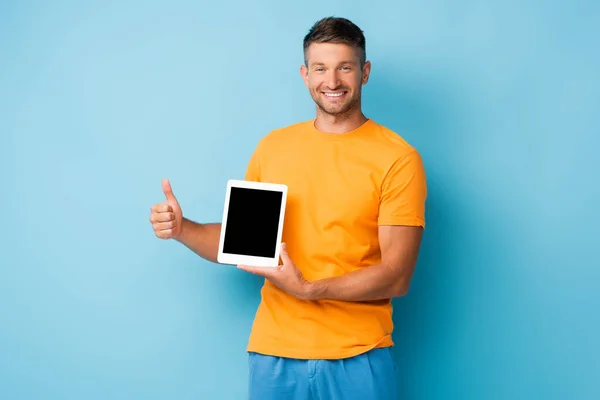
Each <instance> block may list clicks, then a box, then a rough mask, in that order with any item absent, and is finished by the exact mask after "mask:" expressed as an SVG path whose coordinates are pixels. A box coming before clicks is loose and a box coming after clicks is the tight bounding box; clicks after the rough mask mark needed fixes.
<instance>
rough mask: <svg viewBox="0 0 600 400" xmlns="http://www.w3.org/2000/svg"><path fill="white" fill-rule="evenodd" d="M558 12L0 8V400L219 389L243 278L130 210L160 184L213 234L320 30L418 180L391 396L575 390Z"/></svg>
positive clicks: (582, 303) (576, 394) (235, 331)
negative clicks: (412, 251)
mask: <svg viewBox="0 0 600 400" xmlns="http://www.w3.org/2000/svg"><path fill="white" fill-rule="evenodd" d="M566 3H567V2H558V1H555V2H551V1H527V2H516V1H500V0H492V1H487V2H481V1H461V2H456V1H447V2H444V1H435V0H432V1H425V2H406V1H401V2H396V1H394V2H393V1H369V2H359V1H356V2H341V1H335V2H334V1H331V2H327V4H323V2H320V1H314V0H307V1H304V2H301V3H289V4H288V3H285V2H281V1H266V0H260V1H254V2H242V1H238V2H231V1H220V2H210V3H209V2H192V1H187V2H186V1H175V2H168V3H167V2H144V1H139V0H138V1H125V2H111V4H108V3H107V2H89V1H88V2H77V1H72V2H66V1H57V2H41V1H40V2H32V1H12V2H11V1H3V2H2V3H1V5H0V134H1V142H0V143H1V144H0V160H1V161H0V163H1V164H0V167H1V168H0V170H1V172H0V173H1V178H2V181H1V186H0V187H1V190H2V194H1V196H0V209H1V210H2V228H1V230H0V232H1V233H0V239H1V241H0V265H1V267H0V397H1V398H3V399H7V400H8V399H86V400H92V399H109V398H110V399H129V400H130V399H177V400H184V399H243V398H244V397H245V390H246V376H247V375H246V373H247V362H246V354H245V352H244V350H245V346H246V341H247V336H248V333H249V329H250V326H251V323H252V319H253V317H254V311H255V309H256V306H257V305H258V302H259V288H260V285H261V281H260V279H259V278H257V277H254V276H249V275H248V274H245V273H243V272H242V271H238V270H236V269H235V268H229V267H225V266H218V265H215V264H210V263H208V262H205V261H203V260H201V259H200V258H198V257H197V256H195V255H194V254H192V253H191V252H190V251H189V250H187V249H186V248H184V247H183V246H181V245H179V244H177V243H175V242H165V241H161V240H159V239H157V238H156V237H155V236H154V234H153V231H152V229H151V226H150V223H149V222H148V217H149V210H150V206H152V205H153V204H155V203H157V202H161V201H163V200H164V197H163V195H162V192H161V186H160V183H161V179H162V178H163V177H168V178H170V179H171V183H172V185H173V189H174V193H175V195H176V196H177V197H178V199H179V200H180V202H181V205H182V207H183V210H184V215H186V216H188V217H190V218H192V219H195V220H199V221H202V222H207V221H218V220H220V217H221V211H222V202H223V196H224V185H225V182H226V180H227V179H229V178H242V177H243V175H244V170H245V167H246V163H247V161H248V158H249V157H250V154H251V152H252V150H253V149H254V146H255V144H256V142H257V141H258V140H259V139H260V138H261V137H262V136H263V135H265V134H266V133H268V131H270V130H271V129H273V128H277V127H281V126H285V125H288V124H291V123H294V122H297V121H301V120H305V119H309V118H312V117H313V115H314V104H313V102H312V100H311V98H310V96H309V94H308V92H307V90H306V88H305V87H304V85H303V83H302V80H301V78H300V75H299V67H300V64H301V63H302V38H303V36H304V34H305V33H306V32H307V30H308V28H309V27H310V25H311V24H312V23H313V22H315V21H316V20H317V19H319V18H321V17H324V16H328V15H337V16H345V17H348V18H350V19H352V20H353V21H354V22H356V23H357V24H358V25H359V26H360V27H361V28H362V29H363V30H364V31H365V34H366V36H367V55H368V58H369V59H370V60H371V61H372V63H373V71H372V76H371V81H370V82H369V84H368V85H367V86H366V87H365V89H364V90H365V91H364V103H365V105H364V110H365V112H366V114H367V115H368V116H369V117H371V118H374V119H375V120H377V121H378V122H380V123H383V124H385V125H387V126H388V127H390V128H392V129H394V130H395V131H396V132H398V133H399V134H401V135H402V136H404V137H405V138H406V139H407V140H408V141H409V142H410V143H412V144H413V145H414V146H416V147H417V148H418V149H419V151H420V152H421V154H422V156H423V158H424V160H425V163H426V167H427V172H428V178H429V190H430V196H429V200H428V209H427V217H428V224H429V225H428V229H427V232H426V235H425V239H424V244H423V248H422V254H421V258H420V260H419V264H418V267H417V270H416V272H415V275H414V280H413V285H412V288H411V292H410V293H409V295H408V296H406V297H405V298H402V299H398V300H397V301H395V302H394V303H395V306H396V314H395V323H396V331H395V334H394V339H395V341H396V344H397V346H396V348H395V354H396V355H397V361H398V364H399V369H400V372H401V382H400V384H401V392H402V394H403V395H404V397H403V398H404V399H415V400H416V399H462V400H470V399H478V400H479V399H489V400H492V399H494V400H495V399H498V400H500V399H502V400H504V399H511V400H514V399H544V400H550V399H577V400H587V399H590V400H591V399H598V398H600V388H599V383H598V382H599V381H600V361H599V360H600V332H599V331H600V316H599V312H598V308H599V306H600V304H599V303H600V302H599V297H598V293H597V292H598V287H599V285H598V278H599V277H600V273H599V266H600V263H599V261H598V255H597V252H596V251H595V250H596V249H597V248H598V245H599V244H600V234H599V226H600V225H599V223H600V215H599V209H600V208H599V207H598V204H599V200H600V190H599V184H598V182H599V179H598V177H597V174H598V173H599V172H600V171H599V169H600V161H599V158H600V157H599V156H598V148H599V145H600V141H599V139H598V136H599V135H600V113H599V112H600V106H599V105H600V78H599V75H598V71H600V53H599V51H598V49H599V48H600V40H599V38H600V29H599V28H598V27H597V26H598V25H597V21H598V20H599V17H600V6H598V5H597V4H598V3H595V4H594V2H592V1H579V2H569V5H565V4H566Z"/></svg>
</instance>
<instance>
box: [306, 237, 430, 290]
mask: <svg viewBox="0 0 600 400" xmlns="http://www.w3.org/2000/svg"><path fill="white" fill-rule="evenodd" d="M422 236H423V228H422V227H420V226H380V227H379V243H380V248H381V263H380V264H377V265H373V266H370V267H366V268H362V269H360V270H357V271H353V272H350V273H347V274H345V275H342V276H338V277H333V278H327V279H322V280H317V281H312V282H307V284H306V289H305V290H306V294H305V296H302V297H304V298H306V299H308V300H319V299H328V300H342V301H372V300H381V299H390V298H393V297H399V296H404V295H405V294H407V293H408V289H409V287H410V280H411V277H412V275H413V271H414V269H415V265H416V263H417V257H418V254H419V248H420V245H421V238H422Z"/></svg>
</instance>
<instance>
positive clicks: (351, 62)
mask: <svg viewBox="0 0 600 400" xmlns="http://www.w3.org/2000/svg"><path fill="white" fill-rule="evenodd" d="M339 64H340V65H342V64H352V65H354V64H356V62H355V61H340V62H339ZM311 65H312V66H313V67H314V66H317V65H325V63H322V62H315V63H312V64H311Z"/></svg>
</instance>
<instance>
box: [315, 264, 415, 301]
mask: <svg viewBox="0 0 600 400" xmlns="http://www.w3.org/2000/svg"><path fill="white" fill-rule="evenodd" d="M408 284H409V283H408V278H405V277H404V275H402V274H399V273H398V271H395V270H394V269H393V268H391V267H389V266H387V265H384V264H377V265H373V266H371V267H366V268H362V269H360V270H357V271H353V272H350V273H347V274H345V275H342V276H338V277H334V278H327V279H321V280H317V281H311V282H309V283H308V289H307V296H306V297H307V298H308V299H310V300H319V299H328V300H342V301H373V300H382V299H391V298H393V297H398V296H403V295H405V294H406V292H407V291H408Z"/></svg>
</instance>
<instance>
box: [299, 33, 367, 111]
mask: <svg viewBox="0 0 600 400" xmlns="http://www.w3.org/2000/svg"><path fill="white" fill-rule="evenodd" d="M306 59H307V60H306V62H307V66H304V65H303V66H302V67H301V70H300V71H301V74H302V78H303V79H304V83H305V85H306V87H307V88H308V90H309V92H310V95H311V96H312V98H313V100H314V101H315V103H317V106H318V107H319V108H320V109H321V110H322V111H323V112H325V113H327V114H330V115H340V114H344V113H347V112H348V111H350V110H353V109H356V108H357V107H358V108H360V97H361V89H362V85H364V84H366V83H367V80H368V79H369V72H370V67H371V66H370V63H369V62H366V63H365V65H364V66H363V68H362V70H361V66H360V60H359V57H358V52H357V50H355V49H354V48H353V47H352V46H349V45H346V44H341V43H313V44H311V45H310V46H309V48H308V51H307V57H306Z"/></svg>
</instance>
